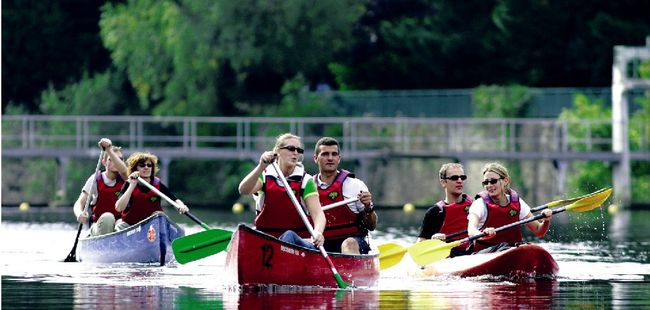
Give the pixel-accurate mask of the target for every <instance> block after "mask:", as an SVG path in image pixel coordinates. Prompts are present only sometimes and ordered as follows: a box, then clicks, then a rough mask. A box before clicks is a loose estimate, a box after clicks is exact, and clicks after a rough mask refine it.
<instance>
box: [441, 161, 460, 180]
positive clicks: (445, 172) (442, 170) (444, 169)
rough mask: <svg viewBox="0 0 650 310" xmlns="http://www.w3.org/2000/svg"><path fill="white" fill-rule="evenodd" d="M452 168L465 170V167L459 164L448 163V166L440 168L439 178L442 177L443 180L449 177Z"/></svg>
mask: <svg viewBox="0 0 650 310" xmlns="http://www.w3.org/2000/svg"><path fill="white" fill-rule="evenodd" d="M451 168H460V169H463V170H465V168H463V165H461V164H458V163H446V164H444V165H442V167H440V171H439V172H438V176H439V177H440V179H441V180H442V179H444V178H446V177H447V171H449V169H451Z"/></svg>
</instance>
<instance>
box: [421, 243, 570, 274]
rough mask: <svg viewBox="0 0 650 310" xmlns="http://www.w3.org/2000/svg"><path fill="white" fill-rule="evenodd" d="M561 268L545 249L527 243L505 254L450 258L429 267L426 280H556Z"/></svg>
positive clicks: (424, 271)
mask: <svg viewBox="0 0 650 310" xmlns="http://www.w3.org/2000/svg"><path fill="white" fill-rule="evenodd" d="M559 269H560V268H559V267H558V265H557V262H555V260H554V259H553V257H552V256H551V254H549V253H548V252H547V251H546V250H545V249H544V248H542V247H540V246H538V245H535V244H531V243H526V244H522V245H520V246H518V247H514V248H510V249H507V250H504V251H501V252H496V253H487V254H474V255H466V256H457V257H454V258H447V259H444V260H441V261H439V262H436V263H433V264H431V265H427V266H426V267H425V268H424V270H423V273H424V275H426V276H439V275H455V276H460V277H476V276H482V275H492V276H504V277H508V278H534V277H554V276H555V275H556V274H557V272H558V270H559Z"/></svg>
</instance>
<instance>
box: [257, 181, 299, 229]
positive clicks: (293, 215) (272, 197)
mask: <svg viewBox="0 0 650 310" xmlns="http://www.w3.org/2000/svg"><path fill="white" fill-rule="evenodd" d="M304 176H305V174H304V172H303V173H302V174H301V175H300V174H298V175H295V174H294V175H290V176H289V177H288V178H287V182H288V183H289V187H290V188H291V190H292V191H293V193H294V195H295V196H296V199H298V201H300V197H302V180H303V178H304ZM264 180H265V181H264V186H263V188H262V191H263V192H264V201H263V204H262V211H260V213H259V214H257V217H256V218H255V227H256V228H257V229H258V230H260V231H263V232H265V233H267V234H269V235H272V236H275V237H279V236H280V235H281V234H282V233H284V232H285V231H287V230H293V231H294V232H296V233H297V234H298V235H299V236H300V237H302V238H308V237H310V236H311V235H310V234H309V231H308V230H307V227H305V223H303V221H302V218H301V217H300V215H299V214H298V210H296V207H294V206H293V203H292V202H291V199H290V198H289V195H287V192H286V190H285V188H284V187H283V186H280V180H278V179H277V178H276V176H274V175H268V174H267V175H266V176H265V177H264Z"/></svg>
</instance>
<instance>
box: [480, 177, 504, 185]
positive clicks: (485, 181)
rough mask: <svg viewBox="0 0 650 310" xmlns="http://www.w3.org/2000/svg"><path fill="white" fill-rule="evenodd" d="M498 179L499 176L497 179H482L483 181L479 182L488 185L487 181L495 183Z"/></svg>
mask: <svg viewBox="0 0 650 310" xmlns="http://www.w3.org/2000/svg"><path fill="white" fill-rule="evenodd" d="M499 180H501V178H498V179H489V180H483V182H481V184H483V186H485V185H488V183H490V184H492V185H494V184H497V182H499Z"/></svg>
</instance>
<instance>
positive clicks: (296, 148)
mask: <svg viewBox="0 0 650 310" xmlns="http://www.w3.org/2000/svg"><path fill="white" fill-rule="evenodd" d="M280 149H285V150H287V151H289V152H295V151H298V154H302V153H304V152H305V150H303V149H301V148H299V147H295V146H293V145H288V146H283V147H281V148H280Z"/></svg>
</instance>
